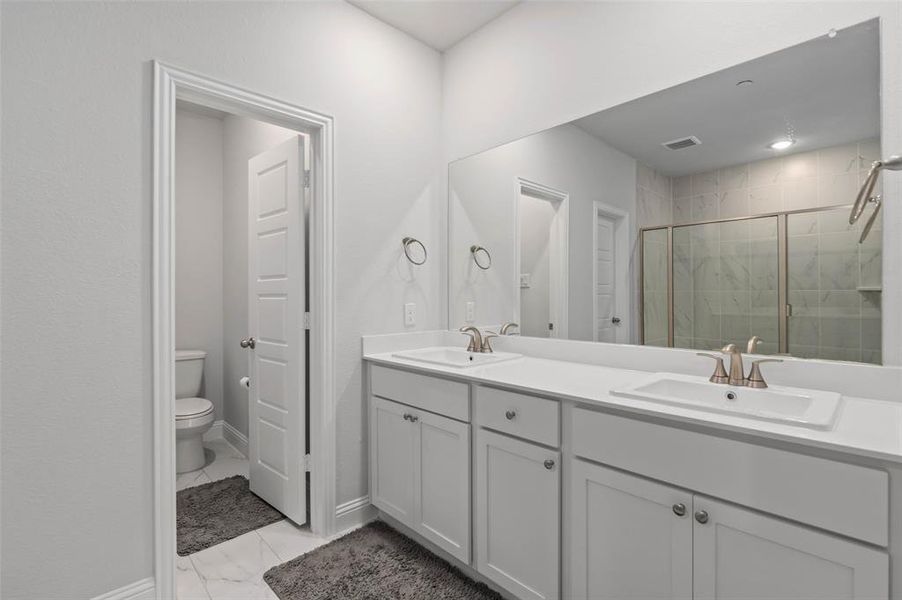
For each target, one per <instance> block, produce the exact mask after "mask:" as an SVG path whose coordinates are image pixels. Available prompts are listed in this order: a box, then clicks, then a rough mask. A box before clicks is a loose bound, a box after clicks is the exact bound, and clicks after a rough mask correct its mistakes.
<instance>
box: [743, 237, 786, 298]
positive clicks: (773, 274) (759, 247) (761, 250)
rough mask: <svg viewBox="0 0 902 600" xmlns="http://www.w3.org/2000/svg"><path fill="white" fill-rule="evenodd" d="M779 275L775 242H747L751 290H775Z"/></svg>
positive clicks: (764, 240) (766, 240)
mask: <svg viewBox="0 0 902 600" xmlns="http://www.w3.org/2000/svg"><path fill="white" fill-rule="evenodd" d="M778 273H779V261H778V258H777V243H776V240H768V239H763V240H761V239H759V240H751V241H750V242H749V286H750V288H751V289H752V290H775V289H777V279H778Z"/></svg>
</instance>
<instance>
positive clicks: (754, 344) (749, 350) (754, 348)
mask: <svg viewBox="0 0 902 600" xmlns="http://www.w3.org/2000/svg"><path fill="white" fill-rule="evenodd" d="M763 341H764V340H762V339H761V338H760V337H758V336H757V335H753V336H752V337H750V338H749V341H748V344H746V347H745V353H746V354H757V353H758V344H760V343H761V342H763Z"/></svg>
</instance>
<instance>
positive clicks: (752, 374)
mask: <svg viewBox="0 0 902 600" xmlns="http://www.w3.org/2000/svg"><path fill="white" fill-rule="evenodd" d="M766 362H783V361H782V360H780V359H779V358H762V359H760V360H756V361H754V362H753V363H752V369H751V371H749V378H748V379H747V380H746V385H747V386H749V387H750V388H756V389H759V390H760V389H764V388H766V387H767V382H766V381H764V376H763V375H761V369H760V368H759V367H758V365H760V364H761V363H766Z"/></svg>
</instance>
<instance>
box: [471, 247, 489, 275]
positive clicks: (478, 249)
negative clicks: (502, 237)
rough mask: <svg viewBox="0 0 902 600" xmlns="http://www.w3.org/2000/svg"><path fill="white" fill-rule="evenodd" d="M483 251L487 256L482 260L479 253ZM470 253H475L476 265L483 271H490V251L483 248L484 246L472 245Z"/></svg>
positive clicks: (474, 260)
mask: <svg viewBox="0 0 902 600" xmlns="http://www.w3.org/2000/svg"><path fill="white" fill-rule="evenodd" d="M480 252H482V253H483V254H485V258H484V259H483V260H482V261H480V260H479V253H480ZM470 254H472V255H473V262H475V263H476V266H477V267H479V268H480V269H482V270H483V271H488V270H489V267H491V266H492V255H491V254H489V251H488V250H486V249H485V248H483V247H482V246H476V245H473V246H470Z"/></svg>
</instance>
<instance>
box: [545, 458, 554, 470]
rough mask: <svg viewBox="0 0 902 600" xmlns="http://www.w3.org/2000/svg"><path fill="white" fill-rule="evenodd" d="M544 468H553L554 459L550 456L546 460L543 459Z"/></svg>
mask: <svg viewBox="0 0 902 600" xmlns="http://www.w3.org/2000/svg"><path fill="white" fill-rule="evenodd" d="M545 468H546V469H548V470H549V471H550V470H551V469H553V468H554V461H553V460H551V459H550V458H549V459H548V460H546V461H545Z"/></svg>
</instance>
